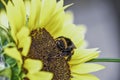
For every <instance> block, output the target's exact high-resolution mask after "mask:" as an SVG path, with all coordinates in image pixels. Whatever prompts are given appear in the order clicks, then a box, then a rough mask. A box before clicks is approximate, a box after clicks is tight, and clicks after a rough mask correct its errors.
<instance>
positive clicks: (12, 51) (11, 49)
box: [5, 47, 22, 64]
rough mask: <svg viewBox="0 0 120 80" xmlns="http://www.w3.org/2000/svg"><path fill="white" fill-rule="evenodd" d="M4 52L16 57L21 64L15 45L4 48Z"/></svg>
mask: <svg viewBox="0 0 120 80" xmlns="http://www.w3.org/2000/svg"><path fill="white" fill-rule="evenodd" d="M5 54H6V55H8V56H10V57H12V58H14V59H16V60H17V61H18V62H20V63H21V64H22V57H21V55H20V52H19V51H18V50H17V48H16V47H13V48H5Z"/></svg>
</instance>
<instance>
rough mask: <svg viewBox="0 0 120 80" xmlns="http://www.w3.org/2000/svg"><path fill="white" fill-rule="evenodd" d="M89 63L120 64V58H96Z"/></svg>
mask: <svg viewBox="0 0 120 80" xmlns="http://www.w3.org/2000/svg"><path fill="white" fill-rule="evenodd" d="M88 62H120V58H115V59H113V58H96V59H93V60H90V61H88Z"/></svg>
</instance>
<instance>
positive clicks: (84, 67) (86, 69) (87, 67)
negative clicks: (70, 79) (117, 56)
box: [71, 63, 105, 74]
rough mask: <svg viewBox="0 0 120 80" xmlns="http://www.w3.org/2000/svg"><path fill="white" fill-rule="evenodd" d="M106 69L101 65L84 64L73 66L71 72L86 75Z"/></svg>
mask: <svg viewBox="0 0 120 80" xmlns="http://www.w3.org/2000/svg"><path fill="white" fill-rule="evenodd" d="M104 68H105V67H104V66H102V65H99V64H93V63H84V64H78V65H74V66H71V72H72V73H76V74H86V73H91V72H95V71H99V70H102V69H104Z"/></svg>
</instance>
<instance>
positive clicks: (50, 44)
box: [27, 29, 71, 80]
mask: <svg viewBox="0 0 120 80" xmlns="http://www.w3.org/2000/svg"><path fill="white" fill-rule="evenodd" d="M31 37H32V44H31V47H30V51H29V54H28V56H27V57H29V58H32V59H39V60H41V61H42V62H43V65H44V66H43V69H42V70H43V71H49V72H52V73H53V74H54V76H53V79H52V80H70V77H71V72H70V68H69V64H68V62H67V61H66V59H65V58H64V57H62V56H58V54H61V51H60V50H59V49H58V47H57V45H56V42H55V40H54V39H53V37H52V36H51V35H50V34H49V33H48V32H47V31H46V30H45V29H37V30H33V31H32V32H31ZM55 56H58V57H55Z"/></svg>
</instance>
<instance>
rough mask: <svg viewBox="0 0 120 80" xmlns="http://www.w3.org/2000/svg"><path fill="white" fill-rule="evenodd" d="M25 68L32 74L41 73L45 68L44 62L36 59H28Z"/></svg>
mask: <svg viewBox="0 0 120 80" xmlns="http://www.w3.org/2000/svg"><path fill="white" fill-rule="evenodd" d="M23 66H24V68H25V69H27V70H28V72H29V73H30V74H33V73H36V72H39V71H40V70H41V69H42V67H43V65H42V62H41V61H40V60H35V59H26V60H25V62H24V65H23Z"/></svg>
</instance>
